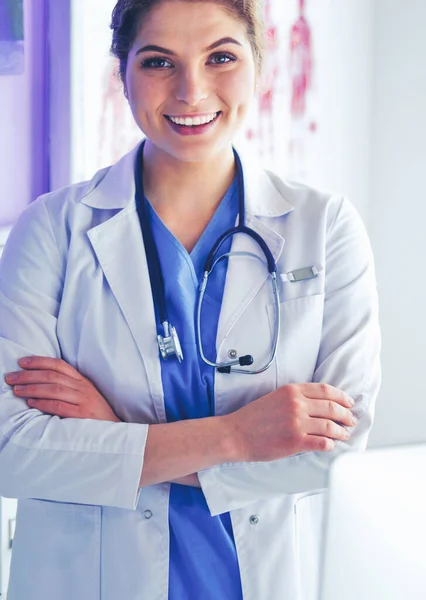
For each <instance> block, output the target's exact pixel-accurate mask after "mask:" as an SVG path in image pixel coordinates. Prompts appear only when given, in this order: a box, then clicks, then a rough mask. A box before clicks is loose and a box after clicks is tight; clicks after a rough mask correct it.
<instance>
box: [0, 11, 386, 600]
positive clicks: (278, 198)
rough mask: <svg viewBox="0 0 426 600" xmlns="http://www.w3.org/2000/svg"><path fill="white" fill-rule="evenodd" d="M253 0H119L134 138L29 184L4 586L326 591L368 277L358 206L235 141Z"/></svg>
mask: <svg viewBox="0 0 426 600" xmlns="http://www.w3.org/2000/svg"><path fill="white" fill-rule="evenodd" d="M260 13H261V2H260V1H259V0H245V1H243V0H217V1H216V0H214V1H211V0H209V1H201V0H200V1H196V2H190V1H184V0H119V2H118V3H117V5H116V7H115V10H114V13H113V21H112V28H113V30H114V38H113V46H112V48H113V51H114V53H115V55H116V56H117V57H118V58H119V59H120V73H121V77H122V80H123V84H124V91H125V94H126V97H127V98H128V101H129V104H130V107H131V109H132V112H133V115H134V118H135V121H136V123H137V124H138V126H139V127H140V129H141V131H142V132H143V133H144V134H145V136H146V142H145V145H143V144H142V145H141V146H139V147H138V148H135V149H134V150H133V151H132V152H130V153H129V154H128V155H126V156H125V157H124V158H123V159H122V160H121V161H119V162H118V163H117V164H116V165H114V166H112V167H111V168H107V169H104V170H102V171H100V172H99V173H97V174H96V175H95V176H94V178H93V179H92V181H91V182H86V183H82V184H79V185H75V186H71V187H69V188H67V189H64V190H60V191H58V192H54V193H51V194H48V195H46V196H43V197H42V198H40V199H38V200H37V201H36V202H34V203H33V204H32V205H31V206H30V207H29V209H28V210H27V211H26V212H25V213H24V214H23V215H22V217H21V219H20V221H19V223H18V224H17V225H16V227H15V228H14V231H13V232H12V234H11V237H10V239H9V242H8V244H7V247H6V249H5V252H4V256H3V260H2V264H1V270H0V302H1V324H0V327H1V331H0V335H1V338H0V343H1V346H0V348H1V354H0V357H1V367H2V371H3V372H4V373H5V374H8V375H7V376H6V378H5V383H4V386H3V389H2V399H1V400H2V401H1V402H0V433H1V437H0V439H1V445H0V493H1V494H3V495H5V496H11V497H16V498H19V505H18V515H17V528H16V536H15V540H14V551H13V560H12V567H11V582H10V590H9V596H8V598H9V600H18V599H19V600H22V599H23V598H29V597H31V598H32V600H41V599H42V598H43V600H46V599H47V598H61V600H68V599H69V600H71V599H74V598H78V599H79V600H94V599H95V598H102V600H110V599H111V600H112V599H114V600H115V599H116V598H123V599H126V600H133V599H134V600H136V599H140V598H144V599H145V598H146V599H149V600H151V599H154V598H169V599H174V600H178V599H179V600H180V599H184V598H185V599H189V600H191V599H195V598H196V599H199V598H203V599H207V600H208V599H221V600H227V599H229V600H231V599H232V600H235V599H238V598H244V600H278V599H281V598H289V599H292V600H293V599H301V600H311V599H312V600H313V599H314V598H316V586H317V582H318V565H319V548H320V537H319V534H320V529H321V515H322V510H323V502H324V494H323V493H322V492H324V488H325V487H326V485H327V483H326V477H327V469H328V466H329V464H330V461H331V460H332V459H333V458H334V457H335V456H336V455H338V454H339V453H341V452H344V451H347V450H351V449H352V450H360V449H363V448H364V447H365V445H366V442H367V436H368V433H369V430H370V428H371V424H372V417H373V411H374V402H375V398H376V395H377V391H378V386H379V379H380V374H379V365H378V354H379V344H380V342H379V333H378V324H377V302H376V290H375V277H374V267H373V260H372V256H371V250H370V246H369V243H368V239H367V237H366V234H365V231H364V228H363V225H362V223H361V221H360V218H359V217H358V215H357V213H356V212H355V210H354V208H353V207H352V205H351V204H350V203H349V202H348V200H346V199H343V198H341V197H338V196H330V195H328V194H323V193H320V192H318V191H315V190H313V189H310V188H308V187H306V186H303V185H297V184H290V183H288V182H286V181H283V180H281V179H279V178H278V177H277V176H276V175H273V174H271V173H268V172H265V171H263V170H261V169H259V167H258V166H257V165H256V164H252V163H250V162H249V161H248V160H247V159H246V158H244V157H241V159H242V163H240V157H239V155H238V154H237V153H234V151H233V147H232V140H233V138H234V136H235V134H236V132H237V130H238V128H239V127H240V125H241V123H242V121H243V119H244V117H245V115H246V113H247V110H248V108H249V104H250V100H251V98H252V97H253V94H254V91H255V87H256V85H257V81H258V78H259V73H260V67H261V60H262V48H261V38H262V27H261V25H262V24H261V19H260ZM241 198H242V199H243V200H244V209H245V215H243V216H242V215H241V214H239V210H240V201H241ZM244 216H245V218H246V221H245V222H246V225H247V227H249V228H250V230H251V232H250V233H249V234H247V233H238V234H236V235H234V236H232V238H228V239H226V240H225V241H224V243H223V244H222V245H221V247H220V249H219V251H218V252H217V253H216V254H215V258H218V257H219V256H221V255H223V254H226V253H228V252H229V251H231V250H232V253H235V252H237V253H240V254H233V255H231V257H230V259H229V261H227V260H221V261H220V262H219V263H218V264H217V266H216V267H215V269H214V270H213V273H212V274H211V277H210V279H209V283H208V286H207V289H206V293H205V295H204V298H203V302H202V305H201V306H202V308H201V327H200V330H201V335H200V337H198V334H197V328H198V312H197V311H198V308H197V307H198V296H199V294H198V286H199V281H200V280H201V279H202V277H203V273H204V271H205V265H204V263H205V261H206V259H207V256H208V254H209V252H210V249H211V248H212V246H213V245H214V243H215V242H216V240H217V239H218V238H219V237H220V236H221V235H222V234H223V233H224V231H226V230H228V229H230V228H231V227H233V226H234V224H235V223H236V222H238V220H239V219H241V218H243V217H244ZM253 232H254V233H253ZM256 235H258V236H260V238H261V239H262V240H263V242H260V245H259V238H256ZM262 243H266V246H267V248H268V249H269V250H270V252H271V254H272V257H271V256H270V255H269V254H268V251H269V250H268V251H266V255H267V256H268V257H269V261H270V262H269V264H268V267H269V268H270V271H271V273H272V274H271V273H268V267H267V266H266V265H265V262H266V258H265V252H264V247H263V249H262V246H261V244H262ZM284 243H285V245H284ZM156 253H158V262H157V260H156ZM241 253H242V254H241ZM248 253H249V254H248ZM258 258H260V259H261V260H258ZM275 262H276V265H277V274H278V277H277V287H276V288H275V287H274V286H275V283H274V281H275V280H274V271H273V266H274V264H275ZM227 263H229V264H228V265H227ZM158 265H159V266H158ZM271 265H272V266H271ZM159 273H160V274H161V275H162V277H163V280H164V282H163V283H162V282H161V275H160V276H159ZM163 284H164V300H165V302H164V305H165V309H166V312H167V319H170V324H172V325H173V326H175V328H176V331H177V334H178V336H179V340H180V345H181V351H182V354H183V360H182V356H181V355H180V349H179V345H178V344H176V345H175V347H172V348H171V352H172V354H171V355H170V356H169V357H167V358H166V359H163V358H162V354H161V353H160V352H159V345H158V341H157V336H166V337H167V335H168V332H167V331H165V330H164V329H163V321H164V320H165V318H166V317H164V316H163V314H162V312H163V310H164V306H163V305H162V299H163V293H162V291H163ZM274 290H277V291H278V294H279V306H278V311H277V310H276V305H275V299H274V293H275V292H274ZM278 317H279V318H278ZM277 327H279V334H280V335H279V339H278V341H277V351H276V355H275V356H274V352H273V350H274V345H275V344H274V340H275V337H274V336H275V331H276V328H277ZM162 341H163V340H162V337H160V346H161V343H162ZM174 350H176V355H175V354H173V351H174ZM162 352H163V353H165V354H166V356H167V352H166V350H165V349H164V347H162ZM248 352H249V353H250V355H249V354H246V353H248ZM202 354H203V356H204V358H206V359H207V361H209V362H210V363H218V364H221V365H222V366H223V365H224V364H226V365H227V366H226V367H225V368H224V369H223V368H222V369H216V368H215V367H213V366H211V364H208V362H206V360H204V359H203V356H202ZM23 357H27V358H28V360H27V361H24V360H22V358H23ZM240 358H241V362H240V364H235V363H238V360H239V359H240ZM269 362H271V364H270V365H269V367H268V368H265V367H267V366H268V363H269ZM229 363H233V364H232V365H229ZM236 369H237V370H236ZM247 370H252V371H257V374H251V375H247V374H244V373H241V372H239V371H247ZM229 371H230V372H229ZM354 415H355V416H356V419H355V418H354Z"/></svg>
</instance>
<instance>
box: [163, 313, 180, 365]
mask: <svg viewBox="0 0 426 600" xmlns="http://www.w3.org/2000/svg"><path fill="white" fill-rule="evenodd" d="M163 328H164V335H157V340H158V347H159V349H160V354H161V356H162V357H163V358H164V359H165V360H167V359H168V358H169V357H172V356H176V358H177V359H178V361H179V362H182V361H183V352H182V347H181V345H180V341H179V336H178V334H177V331H176V329H175V328H174V327H173V325H170V323H168V322H167V321H164V323H163Z"/></svg>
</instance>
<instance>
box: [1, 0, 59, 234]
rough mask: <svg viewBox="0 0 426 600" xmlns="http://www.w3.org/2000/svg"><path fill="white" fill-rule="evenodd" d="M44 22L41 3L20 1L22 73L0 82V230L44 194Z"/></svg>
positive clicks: (44, 9) (43, 2) (46, 174)
mask: <svg viewBox="0 0 426 600" xmlns="http://www.w3.org/2000/svg"><path fill="white" fill-rule="evenodd" d="M46 16H47V1H46V0H24V29H25V70H24V73H23V74H22V75H6V76H0V181H1V182H2V186H1V191H0V227H1V226H7V225H11V224H13V223H14V222H15V221H16V219H17V218H18V216H19V215H20V213H21V212H22V210H24V209H25V207H26V206H28V204H29V203H30V202H31V201H32V200H34V198H36V197H37V196H39V195H40V194H41V193H43V192H45V191H47V190H48V184H49V166H48V162H47V155H48V153H47V125H48V122H47V115H48V106H47V85H46V84H47V78H46V73H47V67H46V65H47V47H46V40H47V19H46Z"/></svg>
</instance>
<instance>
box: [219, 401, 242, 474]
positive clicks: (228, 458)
mask: <svg viewBox="0 0 426 600" xmlns="http://www.w3.org/2000/svg"><path fill="white" fill-rule="evenodd" d="M234 415H235V413H231V414H229V415H223V416H221V417H216V418H217V419H219V432H220V439H219V441H218V445H219V447H220V453H221V455H222V460H221V463H225V462H240V461H241V460H242V457H241V452H240V449H239V446H238V435H237V428H236V426H235V417H234Z"/></svg>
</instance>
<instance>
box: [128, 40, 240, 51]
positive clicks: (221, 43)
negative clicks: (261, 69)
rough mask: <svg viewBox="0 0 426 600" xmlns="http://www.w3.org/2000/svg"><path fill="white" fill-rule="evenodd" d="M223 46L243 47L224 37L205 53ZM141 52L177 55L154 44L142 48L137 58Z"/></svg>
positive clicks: (235, 41) (206, 49)
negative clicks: (234, 45)
mask: <svg viewBox="0 0 426 600" xmlns="http://www.w3.org/2000/svg"><path fill="white" fill-rule="evenodd" d="M223 44H236V45H237V46H242V44H240V42H238V41H237V40H234V38H231V37H224V38H221V39H220V40H218V41H217V42H214V43H213V44H211V45H210V46H208V47H207V48H205V50H204V51H205V52H211V50H214V49H215V48H218V47H219V46H223ZM141 52H161V53H162V54H168V55H169V56H176V53H175V52H173V51H172V50H168V49H167V48H162V47H161V46H156V45H154V44H149V45H148V46H143V47H142V48H139V50H138V51H137V52H136V55H135V56H137V55H138V54H140V53H141Z"/></svg>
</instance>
